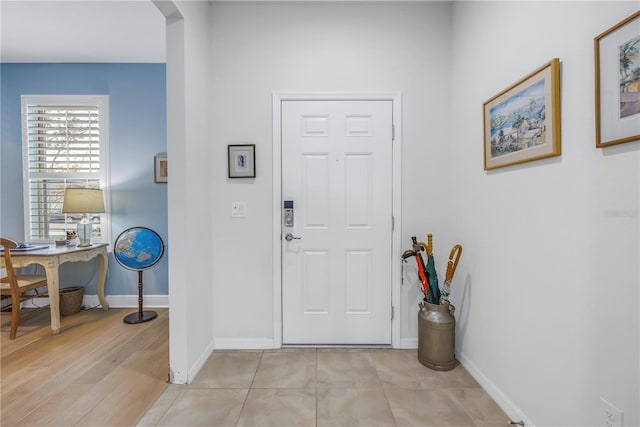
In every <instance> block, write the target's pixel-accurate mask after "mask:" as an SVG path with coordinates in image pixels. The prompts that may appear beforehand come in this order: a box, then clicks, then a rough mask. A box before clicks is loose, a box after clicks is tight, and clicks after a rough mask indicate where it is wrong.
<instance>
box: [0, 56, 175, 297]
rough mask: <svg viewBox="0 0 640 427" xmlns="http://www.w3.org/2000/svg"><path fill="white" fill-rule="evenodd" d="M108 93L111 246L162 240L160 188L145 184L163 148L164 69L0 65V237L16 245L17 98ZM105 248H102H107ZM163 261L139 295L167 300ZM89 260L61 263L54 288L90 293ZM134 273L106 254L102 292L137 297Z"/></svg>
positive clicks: (19, 199) (20, 224) (19, 230)
mask: <svg viewBox="0 0 640 427" xmlns="http://www.w3.org/2000/svg"><path fill="white" fill-rule="evenodd" d="M89 94H90V95H109V103H110V127H109V151H110V153H109V156H110V181H111V184H110V189H111V212H112V218H111V220H112V222H111V232H112V236H111V243H113V242H114V241H115V239H116V237H117V236H118V235H119V234H120V233H121V232H122V231H124V230H125V229H127V228H129V227H134V226H143V227H149V228H151V229H153V230H155V231H157V232H158V234H160V236H161V237H162V239H163V240H164V241H165V244H166V242H167V186H166V184H155V183H154V182H153V166H154V161H153V156H154V155H155V154H157V153H161V152H166V150H167V142H166V140H167V135H166V129H167V114H166V111H167V107H166V105H167V100H166V67H165V64H130V63H127V64H117V63H108V64H107V63H105V64H102V63H90V64H71V63H29V64H18V63H3V64H0V129H1V131H0V138H1V139H0V191H1V193H0V235H2V236H3V237H8V238H11V239H14V240H18V241H23V240H24V218H23V188H22V133H21V117H20V108H21V107H20V96H21V95H89ZM111 249H112V248H111V247H110V250H111ZM168 254H169V248H168V247H167V248H166V252H165V256H164V258H163V259H162V260H161V261H160V262H159V263H158V264H156V265H155V266H154V267H152V268H151V269H149V270H146V271H145V272H144V274H143V277H144V293H145V295H167V294H168V275H167V265H168V262H167V258H168ZM95 267H96V266H95V263H93V265H92V263H70V264H64V265H63V266H62V267H61V271H60V275H61V277H60V285H61V287H64V286H71V285H85V286H86V294H89V295H91V294H96V278H95V276H96V275H97V271H96V269H95ZM137 285H138V279H137V273H136V272H132V271H129V270H125V269H124V268H122V267H121V266H120V265H119V264H118V263H117V262H116V261H115V259H114V258H113V255H112V254H110V256H109V273H108V276H107V284H106V294H107V295H137V293H138V287H137Z"/></svg>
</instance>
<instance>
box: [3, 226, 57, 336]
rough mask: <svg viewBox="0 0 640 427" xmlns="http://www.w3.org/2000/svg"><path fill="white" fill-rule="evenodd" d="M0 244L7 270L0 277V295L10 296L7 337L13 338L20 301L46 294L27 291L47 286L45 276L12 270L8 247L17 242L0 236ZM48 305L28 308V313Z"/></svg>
mask: <svg viewBox="0 0 640 427" xmlns="http://www.w3.org/2000/svg"><path fill="white" fill-rule="evenodd" d="M0 244H2V246H3V247H4V251H3V252H4V253H3V256H4V263H5V270H6V271H7V277H3V278H1V279H0V295H3V296H5V295H6V296H9V297H11V333H10V335H9V338H10V339H14V338H15V337H16V332H17V331H18V323H20V306H21V303H22V302H23V301H27V300H30V299H33V298H37V297H42V296H46V293H40V294H38V293H36V292H32V293H27V292H29V291H35V290H36V289H38V288H42V287H45V286H47V277H46V276H44V275H17V274H16V273H15V271H14V270H13V263H12V262H11V251H10V249H14V248H16V247H17V246H18V244H17V243H16V242H14V241H13V240H8V239H3V238H0ZM48 307H49V306H48V305H46V306H43V307H38V308H37V309H35V310H29V314H31V313H33V312H36V311H39V310H41V309H44V308H48ZM5 308H6V307H5ZM3 311H4V309H3Z"/></svg>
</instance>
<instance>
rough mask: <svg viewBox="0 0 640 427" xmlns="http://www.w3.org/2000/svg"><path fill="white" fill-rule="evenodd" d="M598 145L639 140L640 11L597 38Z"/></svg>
mask: <svg viewBox="0 0 640 427" xmlns="http://www.w3.org/2000/svg"><path fill="white" fill-rule="evenodd" d="M594 49H595V66H596V69H595V77H596V84H595V88H596V147H607V146H609V145H616V144H622V143H623V142H631V141H637V140H640V11H638V12H636V13H634V14H633V15H631V16H629V17H628V18H627V19H625V20H623V21H621V22H619V23H617V24H616V25H614V26H613V27H611V28H609V29H608V30H607V31H605V32H604V33H602V34H600V35H599V36H597V37H596V38H595V40H594Z"/></svg>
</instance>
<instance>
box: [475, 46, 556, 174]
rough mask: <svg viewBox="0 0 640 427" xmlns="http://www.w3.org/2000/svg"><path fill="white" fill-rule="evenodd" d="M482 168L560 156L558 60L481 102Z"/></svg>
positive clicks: (487, 168) (486, 168) (499, 166)
mask: <svg viewBox="0 0 640 427" xmlns="http://www.w3.org/2000/svg"><path fill="white" fill-rule="evenodd" d="M483 113H484V114H483V119H484V169H485V170H489V169H495V168H501V167H504V166H511V165H516V164H519V163H524V162H530V161H533V160H538V159H544V158H546V157H552V156H559V155H560V60H559V59H558V58H554V59H553V60H551V61H550V62H548V63H546V64H544V65H543V66H542V67H540V68H538V69H537V70H535V71H533V72H532V73H531V74H529V75H527V76H525V77H523V78H522V79H520V80H519V81H517V82H516V83H514V84H513V85H511V86H509V87H508V88H507V89H505V90H503V91H502V92H500V93H499V94H497V95H495V96H494V97H493V98H491V99H489V100H488V101H486V102H485V103H484V110H483Z"/></svg>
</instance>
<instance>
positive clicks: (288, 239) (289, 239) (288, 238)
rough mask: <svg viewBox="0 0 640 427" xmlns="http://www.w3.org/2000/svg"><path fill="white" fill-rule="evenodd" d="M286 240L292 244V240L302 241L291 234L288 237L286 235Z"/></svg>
mask: <svg viewBox="0 0 640 427" xmlns="http://www.w3.org/2000/svg"><path fill="white" fill-rule="evenodd" d="M284 239H285V240H286V241H287V242H290V241H292V240H300V239H302V237H295V236H294V235H293V234H291V233H287V235H286V236H284Z"/></svg>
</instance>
